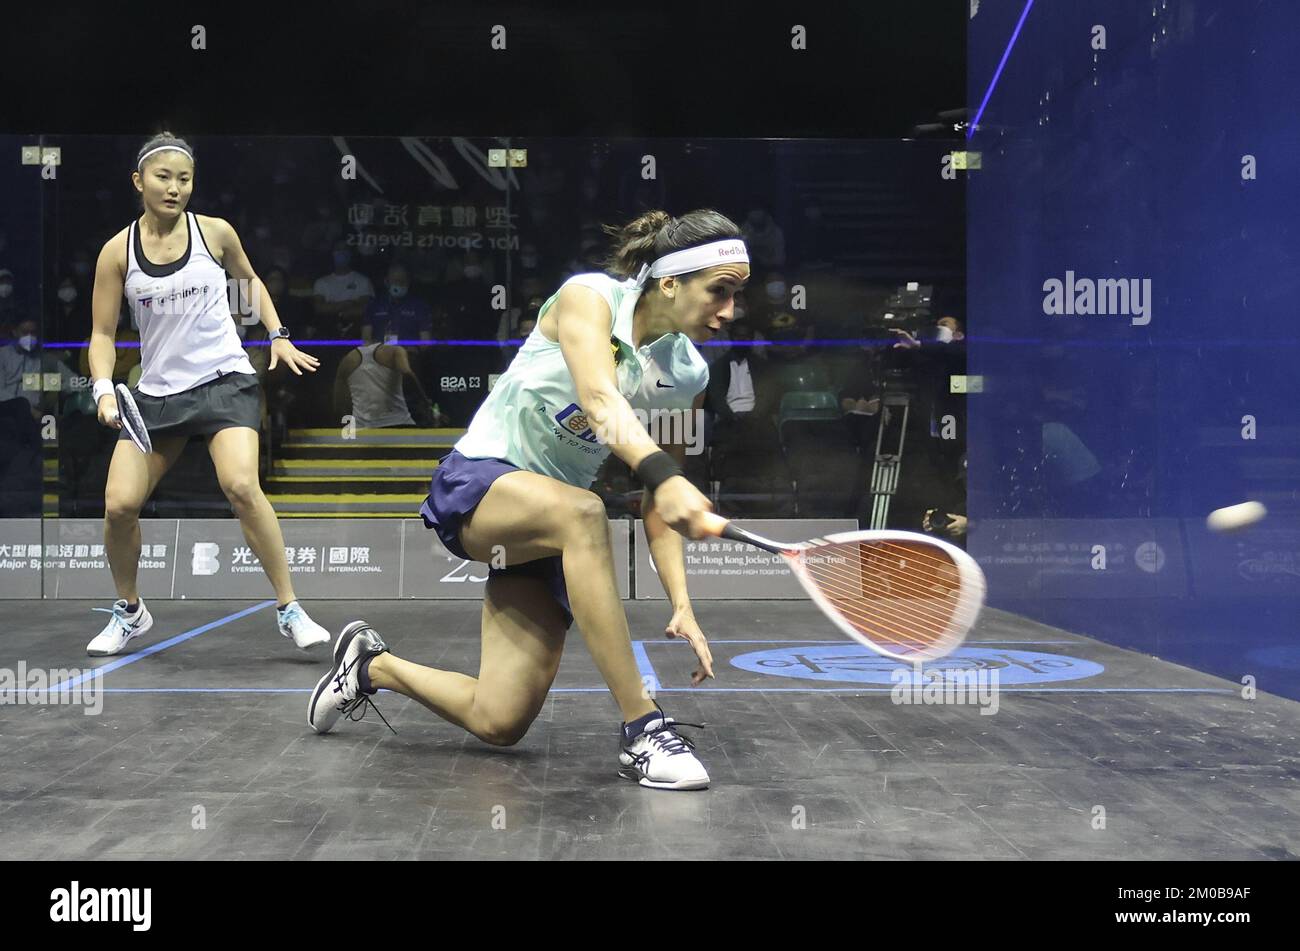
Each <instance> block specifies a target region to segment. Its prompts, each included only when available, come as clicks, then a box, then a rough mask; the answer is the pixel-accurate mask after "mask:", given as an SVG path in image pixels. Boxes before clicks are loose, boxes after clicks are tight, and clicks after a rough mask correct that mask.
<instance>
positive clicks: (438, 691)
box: [368, 471, 655, 742]
mask: <svg viewBox="0 0 1300 951" xmlns="http://www.w3.org/2000/svg"><path fill="white" fill-rule="evenodd" d="M460 540H461V544H462V545H463V546H464V548H465V551H466V552H468V553H469V554H470V555H471V556H472V557H473V558H474V559H475V560H478V561H483V562H487V563H488V564H495V565H498V566H500V565H515V564H523V563H524V562H528V561H535V560H536V559H538V558H549V557H553V556H555V555H560V556H561V557H562V562H563V566H564V579H565V585H566V587H567V588H568V592H569V603H570V605H571V606H572V609H573V613H574V618H575V620H577V622H578V625H579V627H580V628H581V629H582V633H583V636H584V638H585V639H586V642H587V646H588V648H589V649H590V650H591V654H592V657H593V658H595V660H596V666H597V667H598V668H599V669H600V672H601V675H602V676H604V678H605V682H606V683H607V684H608V685H609V687H610V690H611V692H612V693H613V694H614V699H615V700H616V701H617V702H618V705H619V708H620V710H621V711H622V714H623V720H624V721H625V722H629V721H631V720H635V719H637V718H638V717H641V716H644V715H645V714H647V713H649V712H651V711H652V710H654V709H655V706H654V704H653V703H652V702H651V701H650V699H649V696H648V695H647V694H646V693H645V690H644V685H643V684H642V681H641V675H640V672H639V671H638V670H637V666H636V660H635V658H633V656H632V642H631V635H630V634H629V633H628V627H627V616H626V615H625V614H624V612H623V604H622V601H621V600H620V599H619V596H618V586H617V584H616V583H615V579H614V561H613V555H612V553H611V550H610V545H609V529H608V523H607V520H606V516H605V506H604V504H603V503H602V502H601V501H600V499H599V498H598V497H597V496H596V495H595V494H594V493H591V492H588V491H586V490H584V489H578V488H575V487H573V486H571V485H566V484H565V483H563V482H560V481H559V480H557V479H551V478H548V477H546V476H543V475H538V474H536V473H532V472H523V471H520V472H510V473H507V474H506V475H503V476H501V477H500V478H499V479H497V480H496V481H495V482H493V483H492V487H491V488H490V489H488V491H487V494H486V495H484V496H483V500H482V501H481V502H480V503H479V504H478V507H477V508H475V509H474V511H473V512H472V513H471V515H470V517H469V518H468V519H466V521H465V524H464V525H463V526H462V528H461V533H460ZM563 644H564V619H563V613H562V612H561V610H560V607H559V605H558V604H556V603H555V600H554V598H553V597H552V596H551V594H550V592H549V590H547V588H546V585H545V584H544V583H543V582H542V581H540V580H539V579H536V578H524V577H521V578H512V577H496V578H493V579H491V580H490V581H489V582H488V594H487V598H486V599H485V601H484V604H483V657H482V660H481V662H480V666H479V676H478V678H477V679H475V678H473V677H467V676H466V675H464V674H458V673H453V672H450V671H443V670H435V669H433V668H431V667H422V666H420V665H418V664H412V663H410V662H409V661H405V660H402V659H401V658H399V657H394V656H393V655H392V654H391V653H388V654H381V655H379V656H378V657H376V658H375V659H374V660H373V661H371V662H370V667H369V669H368V675H369V677H370V683H371V686H374V687H386V688H388V689H390V690H395V691H397V692H398V693H401V694H404V695H405V696H408V697H411V698H412V699H415V700H418V701H419V702H420V703H422V704H424V705H425V706H426V707H428V708H429V709H430V710H432V711H433V712H434V713H436V714H438V715H439V716H441V717H443V718H444V719H447V720H450V721H451V722H453V723H456V724H459V725H460V726H462V727H464V728H465V729H466V730H469V731H470V732H471V733H473V734H474V735H475V736H479V737H481V738H483V739H487V741H488V742H494V739H489V737H491V738H495V741H502V740H506V741H510V742H514V741H515V740H517V739H518V738H519V737H520V736H523V732H524V731H525V730H527V728H528V724H529V723H531V722H532V720H533V717H535V716H536V715H537V711H538V710H540V709H541V704H542V701H543V700H544V699H545V697H546V692H547V691H548V690H549V689H550V686H551V682H552V681H553V680H554V678H555V670H556V669H557V668H558V666H559V662H560V652H561V650H562V648H563Z"/></svg>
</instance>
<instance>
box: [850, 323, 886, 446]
mask: <svg viewBox="0 0 1300 951" xmlns="http://www.w3.org/2000/svg"><path fill="white" fill-rule="evenodd" d="M837 396H838V397H839V401H840V409H841V411H843V413H844V421H845V423H846V424H847V425H848V427H849V430H850V432H851V433H852V434H853V441H854V442H855V443H857V444H858V445H859V446H863V447H865V448H867V449H870V450H871V451H873V452H874V451H875V445H876V428H877V426H878V425H879V424H880V422H881V421H882V420H885V419H887V418H888V412H887V411H886V412H885V413H883V414H882V413H881V397H882V396H883V387H882V385H881V368H880V353H879V350H878V349H877V347H875V346H872V345H871V344H869V343H864V344H861V345H860V347H859V357H858V359H857V360H856V361H855V362H854V363H852V364H851V365H850V366H849V368H848V371H847V373H846V375H845V376H844V378H843V379H841V381H840V387H839V392H838V393H837Z"/></svg>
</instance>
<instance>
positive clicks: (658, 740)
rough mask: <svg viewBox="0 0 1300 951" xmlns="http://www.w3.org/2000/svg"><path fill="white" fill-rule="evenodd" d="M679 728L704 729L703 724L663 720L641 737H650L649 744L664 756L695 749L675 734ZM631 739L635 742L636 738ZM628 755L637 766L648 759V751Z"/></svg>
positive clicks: (682, 737) (688, 741)
mask: <svg viewBox="0 0 1300 951" xmlns="http://www.w3.org/2000/svg"><path fill="white" fill-rule="evenodd" d="M679 726H690V727H695V728H696V729H697V730H703V729H704V724H703V723H683V722H681V721H680V720H672V721H669V720H667V719H665V720H664V722H663V723H662V724H660V726H658V727H657V728H655V729H653V730H649V731H647V732H645V733H643V734H641V735H642V736H648V737H650V742H651V743H653V744H654V745H655V746H656V747H658V748H659V749H660V750H661V751H662V752H663V753H664V755H666V756H676V755H678V754H679V753H689V752H690V751H691V750H693V749H695V743H694V742H692V741H691V739H690V738H689V737H685V736H682V735H681V734H680V733H678V732H677V727H679ZM632 739H633V740H634V741H635V740H636V737H633V738H632ZM628 753H629V754H630V755H631V757H632V760H633V762H634V763H636V764H637V765H641V764H644V763H646V762H647V761H649V759H650V750H645V751H643V752H641V753H632V752H631V750H629V751H628Z"/></svg>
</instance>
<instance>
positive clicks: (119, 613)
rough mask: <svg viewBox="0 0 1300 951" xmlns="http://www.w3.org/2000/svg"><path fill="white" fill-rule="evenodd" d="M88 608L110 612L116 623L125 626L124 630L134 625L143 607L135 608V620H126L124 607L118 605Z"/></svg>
mask: <svg viewBox="0 0 1300 951" xmlns="http://www.w3.org/2000/svg"><path fill="white" fill-rule="evenodd" d="M90 610H92V611H103V612H104V613H105V614H111V615H113V620H114V621H116V622H117V623H118V624H120V625H121V626H122V627H124V628H126V630H128V631H130V630H131V628H133V627H134V626H135V624H136V621H138V620H139V619H140V612H141V610H143V609H142V608H136V611H135V615H136V621H128V620H127V619H126V608H119V607H116V606H114V607H111V608H91V609H90Z"/></svg>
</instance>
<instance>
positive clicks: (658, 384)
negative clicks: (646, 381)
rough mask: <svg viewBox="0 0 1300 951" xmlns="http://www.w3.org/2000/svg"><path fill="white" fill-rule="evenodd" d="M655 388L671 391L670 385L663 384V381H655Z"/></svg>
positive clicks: (671, 386)
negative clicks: (659, 387) (660, 387)
mask: <svg viewBox="0 0 1300 951" xmlns="http://www.w3.org/2000/svg"><path fill="white" fill-rule="evenodd" d="M655 386H662V387H663V388H664V389H665V390H671V389H672V388H673V385H672V384H671V383H665V382H664V381H663V380H659V381H657V382H656V383H655Z"/></svg>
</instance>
